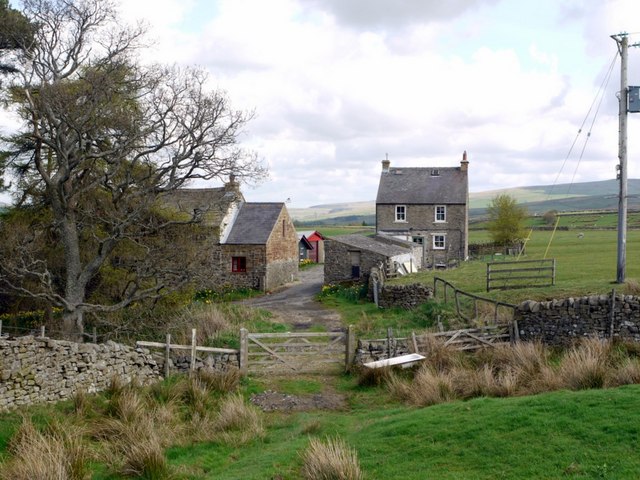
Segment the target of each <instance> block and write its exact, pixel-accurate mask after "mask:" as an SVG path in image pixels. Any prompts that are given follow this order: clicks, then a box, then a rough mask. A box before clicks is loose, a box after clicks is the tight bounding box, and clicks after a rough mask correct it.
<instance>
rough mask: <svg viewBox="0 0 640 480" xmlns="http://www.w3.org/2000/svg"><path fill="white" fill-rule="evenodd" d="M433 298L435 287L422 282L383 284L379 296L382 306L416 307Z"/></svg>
mask: <svg viewBox="0 0 640 480" xmlns="http://www.w3.org/2000/svg"><path fill="white" fill-rule="evenodd" d="M432 298H433V289H432V288H431V287H428V286H426V285H423V284H421V283H412V284H410V285H388V284H387V285H383V286H382V288H381V289H380V294H379V296H378V306H379V307H380V308H394V307H396V308H403V309H405V310H410V309H412V308H416V307H417V306H418V305H421V304H423V303H425V302H427V301H429V300H431V299H432Z"/></svg>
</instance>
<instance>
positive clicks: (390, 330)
mask: <svg viewBox="0 0 640 480" xmlns="http://www.w3.org/2000/svg"><path fill="white" fill-rule="evenodd" d="M392 338H393V328H391V327H389V328H387V358H391V339H392Z"/></svg>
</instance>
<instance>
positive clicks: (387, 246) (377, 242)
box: [330, 234, 414, 257]
mask: <svg viewBox="0 0 640 480" xmlns="http://www.w3.org/2000/svg"><path fill="white" fill-rule="evenodd" d="M330 240H331V241H333V242H338V243H343V244H345V245H348V246H350V247H354V248H357V249H359V250H366V251H369V252H374V253H377V254H380V255H384V256H385V257H395V256H396V255H403V254H405V253H410V251H411V247H412V246H414V244H412V243H411V242H405V241H403V240H399V239H386V238H384V237H380V236H375V237H367V236H365V235H358V234H351V235H340V236H338V237H332V238H331V239H330Z"/></svg>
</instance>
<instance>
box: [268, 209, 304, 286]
mask: <svg viewBox="0 0 640 480" xmlns="http://www.w3.org/2000/svg"><path fill="white" fill-rule="evenodd" d="M266 248H267V268H266V285H265V289H266V290H271V289H273V288H276V287H279V286H280V285H284V284H285V283H290V282H292V281H293V280H295V278H296V277H297V275H298V266H299V260H298V234H297V233H296V229H295V226H294V225H293V221H292V220H291V217H290V216H289V213H288V212H287V209H286V208H283V209H282V212H281V213H280V216H279V217H278V221H277V223H276V228H274V229H273V231H272V232H271V236H270V237H269V241H268V242H267V247H266Z"/></svg>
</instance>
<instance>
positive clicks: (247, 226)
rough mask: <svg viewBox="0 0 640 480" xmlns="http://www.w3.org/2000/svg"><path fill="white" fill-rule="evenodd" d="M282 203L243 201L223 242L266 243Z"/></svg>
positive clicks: (282, 206)
mask: <svg viewBox="0 0 640 480" xmlns="http://www.w3.org/2000/svg"><path fill="white" fill-rule="evenodd" d="M283 208H284V203H259V202H256V203H243V204H242V206H241V207H240V211H239V212H238V216H237V217H236V219H235V222H234V223H233V227H232V228H231V232H230V233H229V236H228V237H227V240H226V242H225V243H227V244H235V245H266V243H267V241H268V240H269V235H271V232H272V231H273V229H274V228H275V227H276V222H277V221H278V217H280V213H281V212H282V209H283Z"/></svg>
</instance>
